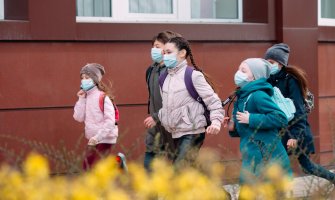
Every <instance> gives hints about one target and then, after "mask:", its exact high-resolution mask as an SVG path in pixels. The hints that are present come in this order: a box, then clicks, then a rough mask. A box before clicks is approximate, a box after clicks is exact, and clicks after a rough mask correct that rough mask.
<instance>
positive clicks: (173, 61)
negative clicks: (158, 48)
mask: <svg viewBox="0 0 335 200" xmlns="http://www.w3.org/2000/svg"><path fill="white" fill-rule="evenodd" d="M163 61H164V65H165V66H166V67H167V68H170V69H171V68H174V67H176V66H177V64H178V60H177V55H176V54H166V55H164V58H163Z"/></svg>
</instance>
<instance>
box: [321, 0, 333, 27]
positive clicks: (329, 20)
mask: <svg viewBox="0 0 335 200" xmlns="http://www.w3.org/2000/svg"><path fill="white" fill-rule="evenodd" d="M318 25H319V26H335V19H332V18H323V17H321V0H318Z"/></svg>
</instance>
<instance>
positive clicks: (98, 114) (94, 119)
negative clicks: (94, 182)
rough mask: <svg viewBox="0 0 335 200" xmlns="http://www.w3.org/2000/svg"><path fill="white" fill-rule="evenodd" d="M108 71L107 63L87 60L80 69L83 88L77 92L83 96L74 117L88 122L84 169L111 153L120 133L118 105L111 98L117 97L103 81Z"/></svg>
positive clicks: (86, 124)
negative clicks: (87, 62)
mask: <svg viewBox="0 0 335 200" xmlns="http://www.w3.org/2000/svg"><path fill="white" fill-rule="evenodd" d="M104 74H105V69H104V67H103V66H101V65H100V64H96V63H90V64H87V65H85V66H84V67H83V68H82V69H81V71H80V77H81V90H79V92H78V93H77V96H78V97H79V99H78V101H77V103H76V105H75V107H74V114H73V118H74V119H75V120H76V121H78V122H84V123H85V137H86V138H87V139H88V146H87V149H86V153H85V158H84V162H83V168H84V170H88V169H90V168H91V167H92V165H93V164H94V163H95V162H96V161H97V160H99V159H100V158H101V157H104V156H107V155H108V154H109V153H110V151H111V148H112V146H113V144H115V143H116V140H117V137H118V127H117V125H116V122H115V109H114V106H113V103H112V101H111V99H113V98H112V96H111V93H110V91H109V89H108V87H106V85H105V84H104V83H103V82H102V81H101V78H102V76H103V75H104ZM105 96H107V97H106V98H105Z"/></svg>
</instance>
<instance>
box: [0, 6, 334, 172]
mask: <svg viewBox="0 0 335 200" xmlns="http://www.w3.org/2000/svg"><path fill="white" fill-rule="evenodd" d="M155 2H156V3H155ZM141 3H142V4H141ZM143 3H145V4H143ZM156 4H157V1H150V0H141V1H139V0H129V1H128V0H102V1H95V0H77V1H75V0H57V1H53V0H34V1H32V0H0V135H1V139H0V147H1V148H0V149H1V151H0V157H1V159H2V160H4V159H6V158H7V157H9V156H10V153H9V151H11V150H14V151H15V152H24V151H29V150H30V149H31V148H32V146H31V145H29V144H27V142H25V141H28V140H32V141H35V140H36V141H41V142H42V143H46V144H49V145H55V146H58V145H60V144H64V145H65V146H66V147H67V148H74V147H75V145H76V143H77V142H78V140H79V138H80V137H81V136H82V133H83V125H82V124H79V123H77V122H75V121H74V120H73V118H72V114H73V105H74V103H75V102H76V100H77V97H76V93H77V91H78V90H79V85H80V78H79V71H80V69H81V67H82V66H83V65H85V64H86V63H90V62H97V63H100V64H102V65H103V66H105V67H106V71H107V75H106V78H107V79H109V80H111V81H112V83H113V90H114V94H115V95H116V102H117V104H118V105H119V109H120V113H121V115H120V116H121V121H120V136H119V141H118V146H117V147H116V150H115V151H118V150H121V151H124V152H125V153H127V154H128V156H129V158H130V159H141V157H142V156H143V152H144V136H145V128H144V125H143V120H144V119H145V117H146V116H147V97H148V93H147V88H146V84H145V70H146V68H147V67H148V66H149V65H150V63H151V59H150V48H151V39H152V37H153V36H154V35H155V34H157V33H158V32H161V31H163V30H172V31H176V32H178V33H180V34H182V35H183V36H184V37H185V38H187V39H188V40H189V41H190V42H191V45H192V50H193V54H194V57H195V60H196V62H197V64H198V65H199V66H202V68H203V69H204V71H206V72H207V73H208V74H210V75H211V76H212V77H213V79H214V80H215V82H216V83H217V85H218V86H219V89H220V92H219V96H220V97H221V98H222V99H225V98H226V97H227V96H228V95H229V94H230V93H231V92H232V91H233V90H234V82H233V75H234V73H235V71H236V70H237V68H238V65H239V64H240V62H241V61H242V60H244V59H246V58H249V57H262V56H263V55H264V52H265V51H266V49H267V48H268V47H270V46H271V45H273V44H274V43H279V42H285V43H287V44H289V45H290V47H291V50H292V53H291V56H290V63H291V64H293V65H297V66H300V67H302V68H303V69H305V70H306V72H307V74H308V77H309V88H310V90H311V91H312V92H313V93H314V95H315V97H316V108H315V109H314V110H313V112H312V114H310V117H309V120H310V122H311V125H312V130H313V132H314V136H315V144H316V147H317V158H316V159H317V160H318V161H320V162H321V164H323V165H329V164H330V160H332V159H333V149H334V145H333V140H334V134H335V128H334V127H335V124H334V123H335V120H334V119H335V113H334V112H335V111H334V108H333V107H334V106H335V79H334V80H333V77H335V67H334V66H333V65H334V63H335V16H334V15H335V4H334V3H333V1H331V0H294V1H292V0H253V1H250V0H218V1H214V0H213V1H207V0H185V1H181V0H162V1H160V4H159V5H158V4H157V5H156ZM162 5H164V6H162ZM161 7H164V9H163V8H161ZM20 139H21V140H20ZM82 144H83V143H82ZM205 146H208V147H214V148H216V149H218V150H219V151H220V152H221V154H222V155H223V159H225V160H231V159H238V158H239V153H238V152H239V149H238V139H234V138H230V137H229V136H228V133H227V130H225V129H222V131H221V132H220V134H219V135H216V136H208V137H207V139H206V142H205ZM81 147H83V145H82V146H81ZM319 158H320V159H319Z"/></svg>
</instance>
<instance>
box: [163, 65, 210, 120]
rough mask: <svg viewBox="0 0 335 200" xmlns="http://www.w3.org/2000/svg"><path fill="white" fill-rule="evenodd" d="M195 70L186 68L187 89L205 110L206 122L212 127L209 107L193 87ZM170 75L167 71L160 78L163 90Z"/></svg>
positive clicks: (189, 67)
mask: <svg viewBox="0 0 335 200" xmlns="http://www.w3.org/2000/svg"><path fill="white" fill-rule="evenodd" d="M194 70H195V69H194V68H193V67H191V66H187V67H186V70H185V76H184V81H185V85H186V89H187V91H188V93H189V94H190V95H191V97H192V98H193V99H195V100H196V101H197V102H199V103H200V104H201V105H202V106H203V107H204V109H205V113H204V115H205V118H206V122H207V126H210V125H211V123H212V122H211V120H210V112H209V110H208V109H207V106H206V104H205V102H204V101H203V100H202V98H201V97H200V96H199V94H198V92H197V90H196V89H195V87H194V85H193V81H192V73H193V71H194ZM167 75H168V72H167V70H166V71H164V73H162V74H161V75H160V76H159V79H158V81H159V86H160V87H161V88H163V85H164V81H165V79H166V77H167Z"/></svg>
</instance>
